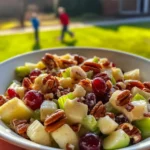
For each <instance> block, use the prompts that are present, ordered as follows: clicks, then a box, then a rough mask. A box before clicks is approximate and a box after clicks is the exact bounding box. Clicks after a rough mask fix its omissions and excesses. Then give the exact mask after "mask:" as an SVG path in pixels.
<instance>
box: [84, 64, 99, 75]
mask: <svg viewBox="0 0 150 150" xmlns="http://www.w3.org/2000/svg"><path fill="white" fill-rule="evenodd" d="M81 68H82V69H83V70H84V71H85V72H88V71H93V73H94V74H97V73H99V72H100V71H101V68H102V67H101V65H100V64H97V63H94V62H85V63H84V64H83V65H82V66H81Z"/></svg>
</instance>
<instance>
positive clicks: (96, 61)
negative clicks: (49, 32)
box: [0, 53, 150, 150]
mask: <svg viewBox="0 0 150 150" xmlns="http://www.w3.org/2000/svg"><path fill="white" fill-rule="evenodd" d="M15 72H16V76H17V77H16V80H13V81H12V83H11V84H10V85H9V86H8V88H7V90H6V92H5V93H4V94H3V95H0V117H1V120H2V121H3V122H5V123H6V125H8V126H9V127H10V128H11V129H12V130H13V131H14V132H16V133H17V134H19V135H20V136H22V137H24V138H26V139H29V140H31V141H33V142H36V143H38V144H42V145H46V146H49V147H55V148H61V149H66V150H102V149H106V150H111V149H119V148H124V147H128V146H131V145H133V144H136V143H138V142H140V141H141V140H143V139H145V138H147V137H150V101H149V100H150V82H142V81H141V80H140V70H139V69H134V70H130V71H128V72H124V71H123V70H122V69H121V68H119V67H117V66H116V65H115V64H114V63H113V62H112V61H110V60H108V59H107V58H100V57H97V56H95V57H93V58H90V59H87V58H85V57H83V56H79V55H71V54H65V55H62V56H58V55H52V54H50V53H46V54H45V56H43V58H42V59H41V60H40V61H39V62H37V63H35V64H34V63H25V65H24V66H19V67H17V68H16V70H15Z"/></svg>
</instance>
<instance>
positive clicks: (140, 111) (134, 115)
mask: <svg viewBox="0 0 150 150" xmlns="http://www.w3.org/2000/svg"><path fill="white" fill-rule="evenodd" d="M131 104H132V105H133V106H134V108H133V109H132V110H131V111H130V112H128V111H127V110H126V109H123V113H124V114H125V115H126V117H127V118H128V119H129V120H130V121H135V120H140V119H143V118H144V113H147V112H148V110H147V103H146V101H144V100H139V101H132V102H131Z"/></svg>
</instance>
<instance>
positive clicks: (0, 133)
mask: <svg viewBox="0 0 150 150" xmlns="http://www.w3.org/2000/svg"><path fill="white" fill-rule="evenodd" d="M79 49H82V50H87V49H89V50H96V51H107V52H110V53H116V54H123V55H126V56H131V57H134V58H138V59H140V60H143V61H147V62H149V63H150V60H149V59H148V58H144V57H142V56H139V55H136V54H132V53H128V52H124V51H121V50H117V49H110V48H96V47H72V46H71V47H56V48H55V47H54V48H47V49H41V50H39V51H32V52H27V53H23V54H20V55H17V56H15V57H12V58H10V59H7V60H5V61H2V62H1V63H0V66H1V65H4V64H6V63H9V62H11V61H13V60H15V59H17V58H20V57H23V56H28V55H31V54H35V53H48V52H50V51H53V52H54V51H59V50H70V51H72V52H73V50H79ZM1 123H3V122H2V121H0V126H1ZM3 124H4V123H3ZM14 133H15V132H14ZM0 138H3V140H5V141H7V140H9V141H8V142H9V143H12V144H14V145H17V146H20V147H24V148H26V147H27V148H30V149H43V148H44V149H45V150H50V149H53V150H60V149H58V148H54V147H48V146H44V145H40V144H37V143H34V142H31V143H30V144H27V143H26V142H25V143H24V141H21V140H20V141H18V140H16V139H15V138H13V137H11V136H10V135H7V134H5V133H4V132H3V131H1V130H0ZM144 141H145V140H144ZM140 143H141V142H140ZM143 144H144V143H143ZM143 146H144V148H148V147H149V146H150V144H148V142H146V141H145V145H143ZM124 149H125V150H127V149H126V148H123V149H121V150H124ZM131 149H132V148H131ZM132 150H133V149H132Z"/></svg>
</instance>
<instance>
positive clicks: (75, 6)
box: [59, 0, 101, 16]
mask: <svg viewBox="0 0 150 150" xmlns="http://www.w3.org/2000/svg"><path fill="white" fill-rule="evenodd" d="M59 6H63V7H64V8H66V10H67V12H68V13H69V14H70V15H71V16H78V15H82V14H85V13H96V14H100V12H101V4H100V0H60V1H59Z"/></svg>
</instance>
